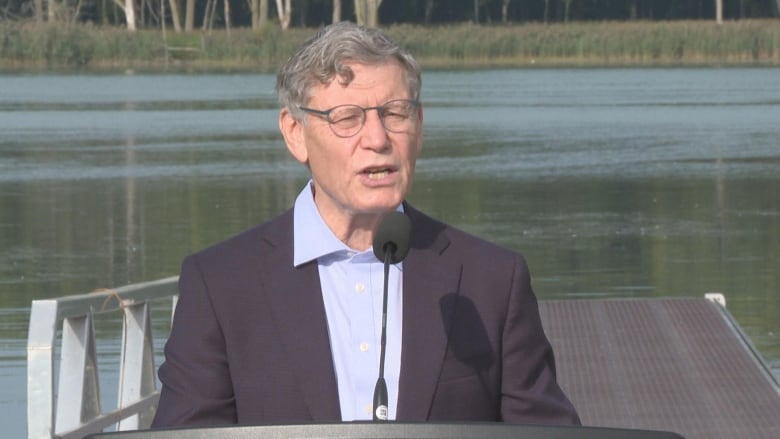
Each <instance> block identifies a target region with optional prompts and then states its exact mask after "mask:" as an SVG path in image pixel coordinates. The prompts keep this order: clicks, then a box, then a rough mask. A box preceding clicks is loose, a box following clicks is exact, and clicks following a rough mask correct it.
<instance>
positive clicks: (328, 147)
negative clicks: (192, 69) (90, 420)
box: [153, 23, 579, 427]
mask: <svg viewBox="0 0 780 439" xmlns="http://www.w3.org/2000/svg"><path fill="white" fill-rule="evenodd" d="M420 87H421V79H420V69H419V67H418V65H417V63H416V61H415V60H414V58H412V56H411V55H410V54H409V53H407V52H406V51H404V50H403V49H401V48H400V47H398V45H397V44H396V43H394V42H393V41H391V40H389V39H388V38H387V37H386V36H385V35H384V34H382V33H381V32H379V31H377V30H372V29H365V28H362V27H358V26H355V25H353V24H350V23H338V24H334V25H332V26H329V27H327V28H325V29H323V30H322V31H321V32H319V33H318V34H317V35H315V36H314V37H313V38H312V39H310V40H309V41H307V42H306V43H304V45H303V46H302V47H301V48H300V49H299V50H298V51H297V52H296V53H295V54H294V55H293V56H292V57H291V58H290V60H289V61H288V62H287V63H286V65H285V66H283V67H282V69H281V70H280V73H279V76H278V80H277V92H278V95H279V101H280V103H281V111H280V116H279V127H280V130H281V132H282V135H283V137H284V141H285V143H286V145H287V148H288V149H289V151H290V153H291V154H292V156H293V157H294V158H295V159H296V160H298V161H299V162H301V163H302V164H305V165H306V166H307V167H308V168H309V170H310V171H311V180H310V182H309V183H308V184H307V185H306V187H305V188H304V189H303V190H302V192H301V193H300V195H299V196H298V198H297V199H296V201H295V204H294V207H293V209H291V210H289V211H287V212H286V213H284V214H282V215H281V216H279V217H277V218H275V219H273V220H271V221H270V222H268V223H265V224H263V225H260V226H258V227H255V228H253V229H250V230H248V231H246V232H244V233H242V234H240V235H238V236H236V237H234V238H232V239H229V240H227V241H225V242H222V243H219V244H217V245H215V246H213V247H210V248H208V249H206V250H203V251H201V252H199V253H196V254H194V255H191V256H189V257H187V258H186V259H185V261H184V263H183V265H182V271H181V277H180V281H179V289H180V299H179V302H178V305H177V309H176V315H175V320H174V324H173V329H172V332H171V337H170V339H169V341H168V343H167V345H166V349H165V354H166V360H165V363H163V364H162V366H161V367H160V371H159V376H160V380H161V381H162V384H163V388H162V394H161V397H160V401H159V407H158V411H157V415H156V418H155V421H154V424H153V426H155V427H160V426H174V425H214V424H231V423H240V424H259V423H295V422H325V421H339V420H344V421H351V420H364V419H371V418H372V396H373V390H374V384H375V383H376V380H377V375H378V369H379V348H378V347H379V342H380V333H381V323H380V322H381V309H382V286H383V265H382V263H381V262H380V261H379V260H378V259H377V258H376V257H375V256H374V254H373V251H372V240H373V235H374V231H375V230H376V228H377V225H378V224H379V223H380V222H381V220H382V219H383V218H384V217H385V216H386V215H387V214H388V213H390V212H393V211H403V212H404V213H405V214H406V215H408V217H409V218H410V219H411V223H412V231H411V238H410V250H409V253H408V256H407V257H406V259H405V260H404V261H403V262H401V263H399V264H395V265H393V266H392V270H391V271H390V278H389V283H388V285H389V299H388V314H387V316H388V321H387V330H388V335H387V357H386V364H385V378H386V381H387V384H388V395H389V404H388V411H389V418H390V419H394V420H399V421H449V420H452V421H455V420H457V421H506V422H518V423H521V422H522V423H548V424H577V423H579V420H578V418H577V414H576V412H575V410H574V408H573V407H572V405H571V404H570V402H569V401H568V400H567V399H566V397H565V395H564V394H563V392H562V391H561V389H560V388H559V387H558V384H557V383H556V379H555V366H554V360H553V354H552V349H551V347H550V345H549V343H548V341H547V339H546V337H545V335H544V333H543V330H542V327H541V323H540V319H539V314H538V309H537V303H536V298H535V296H534V293H533V291H532V289H531V284H530V275H529V273H528V269H527V266H526V263H525V261H524V259H523V258H522V256H520V255H519V254H517V253H514V252H511V251H509V250H506V249H502V248H499V247H498V246H495V245H493V244H489V243H487V242H485V241H482V240H480V239H478V238H475V237H473V236H470V235H467V234H465V233H463V232H461V231H458V230H456V229H454V228H452V227H449V226H447V225H445V224H442V223H439V222H437V221H435V220H433V219H431V218H429V217H427V216H425V215H424V214H422V213H421V212H419V211H417V210H415V209H414V208H413V207H412V206H410V205H409V204H407V203H406V202H405V201H404V200H405V198H406V196H407V194H408V192H409V190H410V187H411V184H412V176H413V174H414V167H415V162H416V159H417V157H418V156H419V154H420V151H421V149H422V120H423V110H422V106H421V104H420V102H419V99H420Z"/></svg>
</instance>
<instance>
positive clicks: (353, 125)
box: [328, 105, 366, 137]
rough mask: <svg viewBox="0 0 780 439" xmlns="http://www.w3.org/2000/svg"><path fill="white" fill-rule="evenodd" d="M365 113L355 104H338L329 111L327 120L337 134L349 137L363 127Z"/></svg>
mask: <svg viewBox="0 0 780 439" xmlns="http://www.w3.org/2000/svg"><path fill="white" fill-rule="evenodd" d="M365 116H366V113H365V112H364V111H363V109H362V108H361V107H358V106H357V105H340V106H338V107H335V108H334V109H333V110H331V111H330V114H329V115H328V122H330V126H331V128H332V129H333V132H334V133H335V134H336V135H338V136H343V137H349V136H352V135H354V134H357V132H358V131H360V128H361V127H363V121H364V119H365Z"/></svg>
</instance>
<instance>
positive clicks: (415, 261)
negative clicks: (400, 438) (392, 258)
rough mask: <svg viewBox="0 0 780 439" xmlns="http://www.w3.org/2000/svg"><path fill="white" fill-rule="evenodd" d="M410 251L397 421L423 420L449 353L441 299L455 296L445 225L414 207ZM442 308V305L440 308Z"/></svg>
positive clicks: (455, 265)
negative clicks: (443, 363)
mask: <svg viewBox="0 0 780 439" xmlns="http://www.w3.org/2000/svg"><path fill="white" fill-rule="evenodd" d="M405 207H406V209H405V210H406V212H407V214H408V215H409V217H410V218H411V219H412V237H411V244H410V247H411V248H410V251H409V255H408V256H407V258H406V259H405V260H404V281H403V282H404V283H403V288H404V290H403V295H404V298H403V313H404V314H403V336H402V338H403V341H402V343H403V344H402V352H401V376H400V380H399V381H400V382H399V390H398V408H397V416H396V417H397V419H398V420H401V421H424V420H426V419H427V418H428V413H429V411H430V407H431V404H432V402H433V395H434V393H435V392H436V385H437V383H438V379H439V373H440V371H441V365H442V362H443V361H444V355H445V353H446V349H447V334H448V333H449V329H450V326H451V323H452V309H451V307H447V306H446V303H452V302H451V301H446V300H443V299H444V298H445V296H451V295H454V294H457V292H458V286H459V281H460V271H461V264H460V263H459V262H457V261H454V260H451V259H450V258H446V257H443V253H444V251H445V249H446V248H447V246H448V245H449V240H448V239H447V237H446V236H445V235H444V233H442V232H443V230H444V226H443V225H442V224H441V223H438V222H434V221H433V220H431V219H430V218H428V217H426V216H424V215H423V214H421V213H420V212H418V211H416V210H414V209H413V208H411V207H409V206H408V205H407V206H405ZM442 305H444V306H442Z"/></svg>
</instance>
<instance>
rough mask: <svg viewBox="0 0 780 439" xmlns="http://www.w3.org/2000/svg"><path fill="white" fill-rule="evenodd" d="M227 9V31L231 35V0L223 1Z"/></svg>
mask: <svg viewBox="0 0 780 439" xmlns="http://www.w3.org/2000/svg"><path fill="white" fill-rule="evenodd" d="M222 2H223V3H224V5H223V6H224V7H225V30H226V31H227V34H228V36H229V35H230V0H222Z"/></svg>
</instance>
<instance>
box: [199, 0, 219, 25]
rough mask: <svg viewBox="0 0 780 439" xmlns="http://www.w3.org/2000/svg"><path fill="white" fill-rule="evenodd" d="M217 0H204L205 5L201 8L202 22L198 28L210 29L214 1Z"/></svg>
mask: <svg viewBox="0 0 780 439" xmlns="http://www.w3.org/2000/svg"><path fill="white" fill-rule="evenodd" d="M216 1H217V0H206V7H205V8H203V22H202V23H201V24H200V30H202V31H206V30H210V29H211V19H212V17H213V16H214V13H213V11H214V3H215V2H216Z"/></svg>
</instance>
